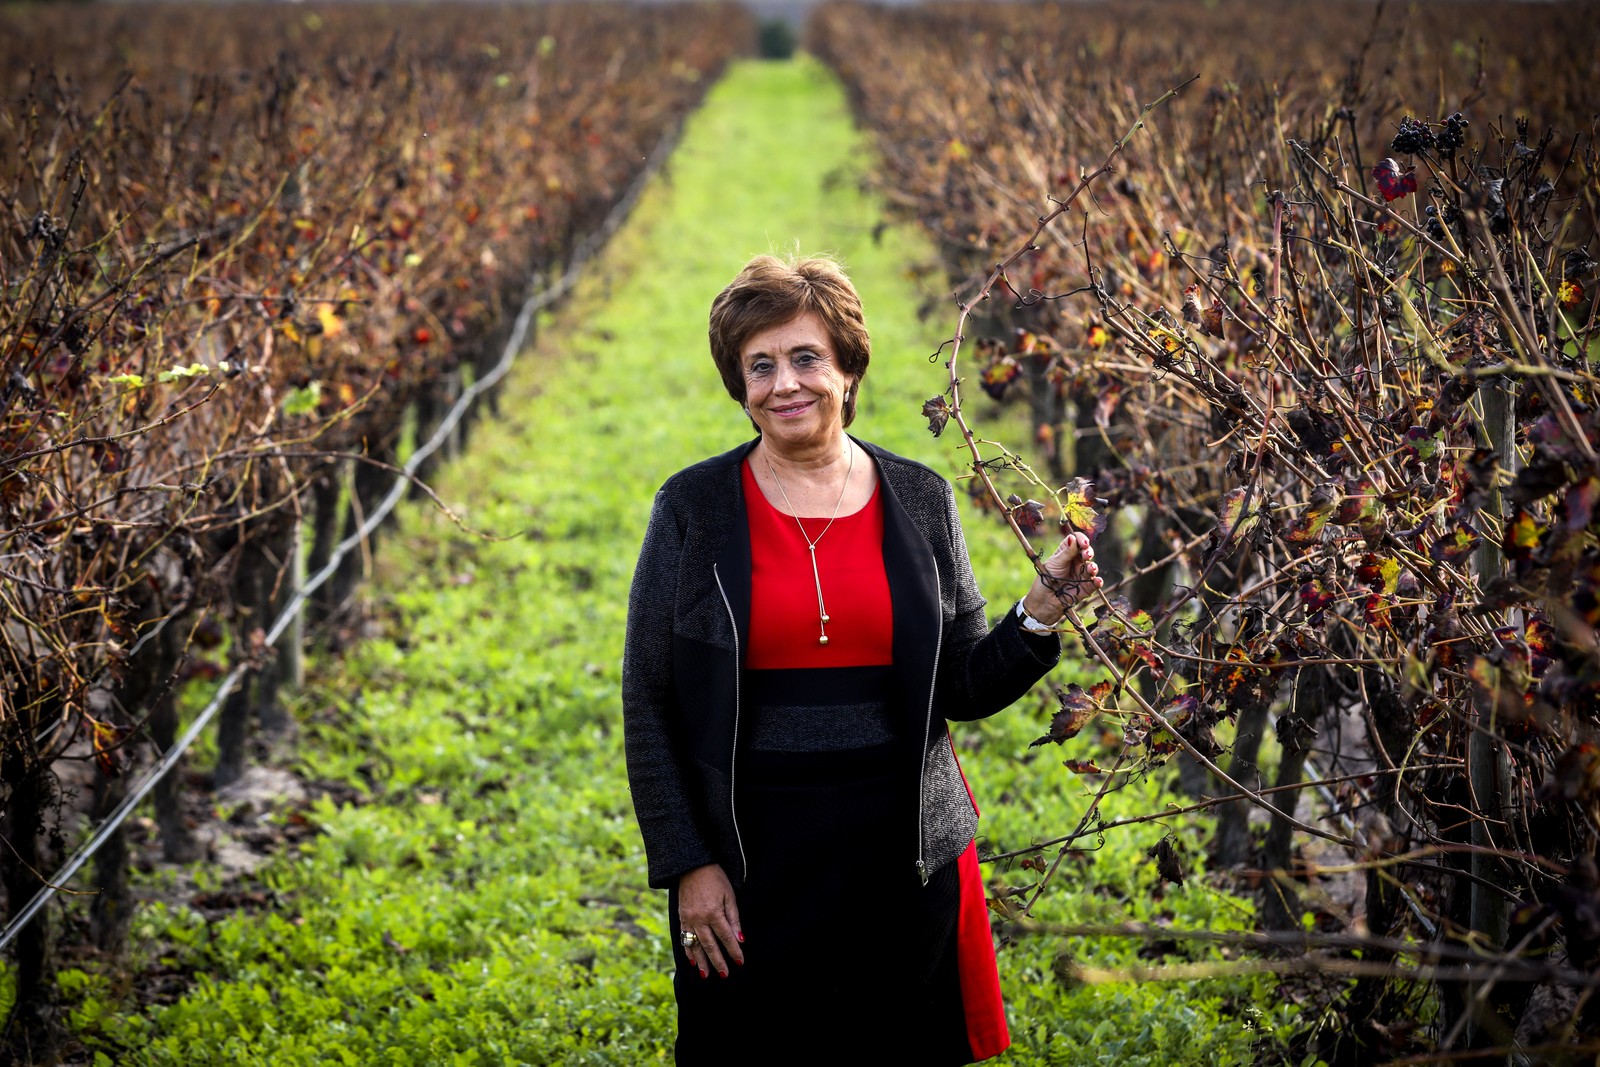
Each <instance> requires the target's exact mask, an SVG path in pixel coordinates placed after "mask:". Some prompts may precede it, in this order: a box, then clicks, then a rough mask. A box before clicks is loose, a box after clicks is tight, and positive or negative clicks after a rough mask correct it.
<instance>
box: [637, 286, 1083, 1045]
mask: <svg viewBox="0 0 1600 1067" xmlns="http://www.w3.org/2000/svg"><path fill="white" fill-rule="evenodd" d="M710 337H711V352H712V357H713V359H714V361H715V362H716V364H717V368H718V370H719V371H720V372H721V374H722V380H723V382H724V384H725V385H726V386H727V389H728V392H729V394H730V395H731V396H732V397H733V398H734V399H735V400H736V401H739V402H740V403H742V404H743V405H744V408H745V411H746V413H747V414H748V415H749V417H750V419H751V421H752V422H753V423H754V424H755V428H756V430H757V431H758V436H757V437H756V438H755V439H754V440H753V441H750V442H748V443H746V444H743V445H741V446H739V447H738V448H735V449H734V450H732V451H731V452H727V453H725V454H723V455H720V456H716V457H714V458H711V459H708V460H705V461H703V462H701V463H697V464H695V465H694V466H692V467H689V468H687V469H685V470H683V471H680V472H679V473H677V474H676V475H674V476H673V477H672V478H670V479H668V481H667V482H666V484H665V485H663V486H662V488H661V490H660V491H659V492H658V493H657V494H656V499H655V506H654V509H653V511H652V513H651V516H650V525H649V528H648V530H647V531H646V533H645V539H644V547H643V548H642V549H641V551H640V554H639V564H638V568H637V570H636V571H635V573H634V580H633V590H632V594H631V595H630V598H629V603H628V631H627V638H626V650H625V653H624V657H623V708H624V720H625V728H626V734H627V758H628V777H629V782H630V786H631V789H632V792H633V800H634V807H635V810H636V811H637V813H638V817H639V826H640V830H641V833H642V834H643V837H644V842H645V852H646V855H647V857H648V861H649V879H650V884H651V886H653V887H655V888H658V889H666V890H668V918H669V924H670V927H671V930H672V938H673V943H674V944H675V945H676V946H677V947H678V951H677V971H676V974H675V976H674V989H675V991H676V994H677V1001H678V1040H677V1045H676V1051H677V1057H678V1062H680V1063H696V1064H700V1063H721V1062H735V1061H744V1062H750V1061H751V1060H752V1059H754V1060H755V1061H756V1062H766V1063H772V1062H779V1063H809V1062H830V1063H856V1062H870V1061H872V1060H873V1059H875V1058H877V1057H881V1056H885V1055H889V1054H893V1055H894V1056H895V1057H896V1060H897V1061H898V1060H899V1059H901V1058H904V1057H908V1056H909V1057H915V1058H914V1059H912V1060H910V1061H909V1062H915V1063H919V1064H928V1063H931V1064H944V1063H947V1064H957V1063H970V1062H973V1061H975V1060H979V1059H984V1058H987V1057H989V1056H993V1055H995V1054H997V1053H999V1052H1000V1051H1002V1050H1003V1049H1004V1048H1005V1047H1006V1045H1007V1044H1008V1042H1009V1038H1008V1036H1007V1033H1006V1025H1005V1016H1004V1010H1003V1007H1002V1005H1001V1002H1000V995H999V983H998V978H997V975H996V970H995V958H994V946H993V942H992V940H991V939H990V935H989V924H988V919H987V915H986V912H985V908H984V901H983V886H982V881H981V877H980V875H979V871H978V865H977V853H976V849H975V846H974V843H973V837H974V833H975V831H976V828H977V821H978V814H977V809H976V807H975V805H974V803H973V801H972V798H971V795H970V793H969V792H968V790H967V788H966V784H965V781H964V779H963V778H962V775H961V771H960V768H959V767H958V765H957V763H956V758H955V753H954V750H953V748H952V746H951V743H950V739H949V734H948V731H947V729H946V727H945V725H944V720H946V719H959V720H966V719H977V718H982V717H984V716H986V715H992V714H993V713H995V712H997V711H999V710H1000V709H1001V708H1004V707H1006V706H1007V705H1008V704H1010V703H1011V702H1012V701H1014V700H1016V699H1017V698H1018V697H1020V696H1021V695H1022V694H1023V693H1025V692H1027V690H1028V688H1029V687H1030V686H1032V685H1033V683H1034V682H1036V681H1037V680H1038V679H1039V678H1040V677H1042V676H1043V675H1044V674H1045V672H1046V671H1048V670H1049V669H1050V668H1051V667H1052V666H1053V665H1054V664H1055V662H1056V660H1057V657H1058V656H1059V653H1060V643H1059V639H1058V638H1057V636H1056V634H1055V633H1054V632H1052V630H1051V627H1052V626H1054V625H1055V624H1057V623H1058V622H1059V621H1060V619H1061V617H1062V614H1063V612H1064V611H1065V608H1066V606H1067V604H1068V603H1069V602H1070V601H1071V600H1073V599H1075V598H1076V597H1077V596H1079V595H1081V594H1083V593H1086V592H1088V591H1089V590H1090V589H1092V588H1094V587H1096V586H1098V585H1099V584H1100V579H1099V577H1098V576H1097V569H1096V566H1095V564H1094V562H1093V551H1092V549H1090V548H1089V545H1088V542H1087V540H1086V539H1084V538H1083V537H1082V536H1081V535H1073V536H1072V537H1069V538H1067V539H1066V540H1064V541H1063V542H1062V543H1061V546H1060V547H1059V548H1058V549H1057V550H1056V551H1055V553H1054V554H1053V555H1052V556H1051V557H1050V559H1049V560H1048V562H1047V563H1046V571H1047V572H1048V573H1049V574H1050V575H1051V576H1052V578H1053V579H1054V580H1055V581H1054V582H1053V584H1055V585H1057V586H1058V588H1059V590H1060V592H1059V594H1058V593H1056V592H1052V591H1051V590H1050V589H1049V588H1047V587H1046V585H1045V583H1044V582H1043V581H1042V580H1037V579H1036V580H1035V582H1034V584H1033V587H1032V588H1031V589H1030V590H1029V591H1028V594H1027V596H1025V597H1024V598H1023V599H1022V600H1020V601H1018V602H1017V604H1016V606H1015V608H1013V609H1012V610H1008V611H1006V612H1005V613H1004V615H1003V616H1002V618H1001V620H1000V622H999V623H998V624H996V625H995V626H994V628H993V629H990V628H989V626H988V624H987V622H986V620H985V617H984V600H983V598H982V597H981V596H980V595H979V594H978V589H977V586H976V584H975V582H974V580H973V576H972V569H971V565H970V563H969V561H968V559H967V554H966V547H965V543H964V542H963V540H962V535H961V526H960V521H959V518H958V516H957V513H956V506H955V497H954V494H953V492H952V491H951V488H950V485H949V483H948V482H946V481H945V480H944V479H943V478H941V477H940V476H938V475H937V474H935V473H934V472H933V471H931V470H929V469H928V468H926V467H924V466H922V465H921V464H918V463H914V462H912V461H910V460H907V459H903V458H901V457H899V456H896V455H893V454H892V453H889V452H886V451H884V450H883V449H881V448H878V447H877V446H875V445H872V444H869V443H867V442H864V441H859V440H856V439H854V438H852V437H850V436H849V435H847V434H846V433H845V428H846V427H847V426H849V425H850V423H851V421H852V420H853V418H854V417H855V412H856V398H857V395H858V392H859V390H860V387H861V379H862V377H863V376H864V375H865V374H866V370H867V363H868V359H869V357H870V346H869V342H868V338H867V331H866V327H865V323H864V321H863V318H862V313H861V302H860V299H859V298H858V297H857V295H856V292H855V289H854V287H853V286H852V285H851V284H850V281H849V279H848V278H846V277H845V275H844V273H843V272H842V271H841V270H840V269H839V267H838V266H837V265H836V264H835V263H833V262H832V261H831V260H827V259H802V260H798V261H795V262H792V263H785V262H782V261H780V260H778V259H775V258H774V257H771V256H758V257H757V258H755V259H753V260H751V261H750V263H749V264H748V265H747V266H746V267H745V269H744V270H743V271H742V272H741V273H740V274H739V276H738V277H737V278H735V279H734V280H733V282H732V283H731V284H730V285H729V286H728V287H727V288H726V289H724V290H723V291H722V293H721V294H720V295H719V296H718V297H717V298H716V300H715V302H714V303H713V304H712V307H711V328H710Z"/></svg>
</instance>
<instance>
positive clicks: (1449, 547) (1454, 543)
mask: <svg viewBox="0 0 1600 1067" xmlns="http://www.w3.org/2000/svg"><path fill="white" fill-rule="evenodd" d="M1480 540H1482V538H1481V537H1480V536H1479V535H1478V531H1477V530H1474V529H1473V528H1472V527H1471V526H1469V525H1467V524H1466V523H1462V524H1461V525H1460V526H1457V527H1456V528H1455V529H1454V530H1451V531H1450V532H1449V533H1448V534H1446V535H1444V536H1443V537H1441V538H1439V539H1438V540H1437V541H1435V542H1434V543H1433V548H1432V549H1430V550H1429V552H1428V554H1429V555H1431V556H1432V557H1433V558H1434V559H1436V560H1438V561H1439V562H1441V563H1459V562H1460V561H1462V560H1464V559H1466V558H1467V557H1468V556H1470V555H1472V553H1473V550H1475V549H1476V548H1477V547H1478V542H1479V541H1480Z"/></svg>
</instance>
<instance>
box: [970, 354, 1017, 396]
mask: <svg viewBox="0 0 1600 1067" xmlns="http://www.w3.org/2000/svg"><path fill="white" fill-rule="evenodd" d="M1021 373H1022V366H1021V365H1020V364H1019V363H1018V362H1017V361H1016V360H1014V359H1012V358H1011V357H1010V356H1001V357H1000V358H998V359H996V360H995V361H994V362H992V363H990V364H989V365H988V366H987V367H985V368H983V374H982V375H981V376H980V377H979V379H978V384H979V385H981V386H982V387H983V391H984V392H986V393H988V394H989V396H990V397H991V398H992V399H994V400H1004V399H1005V395H1006V390H1007V389H1009V388H1010V387H1011V383H1012V382H1014V381H1016V380H1017V376H1018V375H1020V374H1021Z"/></svg>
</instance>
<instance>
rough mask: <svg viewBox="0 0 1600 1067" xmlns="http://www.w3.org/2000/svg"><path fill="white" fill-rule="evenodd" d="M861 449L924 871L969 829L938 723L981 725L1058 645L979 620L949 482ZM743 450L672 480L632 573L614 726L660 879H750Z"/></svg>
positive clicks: (1007, 624)
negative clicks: (744, 822) (880, 547)
mask: <svg viewBox="0 0 1600 1067" xmlns="http://www.w3.org/2000/svg"><path fill="white" fill-rule="evenodd" d="M858 443H860V444H862V447H864V448H866V449H867V450H868V452H869V453H870V454H871V455H872V457H873V458H874V460H875V461H876V463H877V467H878V475H879V483H878V484H879V492H880V493H881V494H882V502H883V508H884V569H885V572H886V574H887V576H888V579H889V590H890V596H891V599H892V601H893V611H894V645H893V649H894V659H895V664H894V666H895V673H896V676H897V678H899V679H900V682H899V685H898V689H899V690H900V692H901V693H902V699H901V701H900V705H901V706H902V707H903V709H904V712H905V714H906V715H907V716H908V721H907V722H906V723H905V724H904V726H905V730H904V733H905V736H906V737H907V738H908V739H910V740H911V741H912V742H913V751H912V752H911V753H910V756H909V757H908V761H907V788H908V789H920V790H921V798H922V806H921V817H920V825H919V826H918V827H917V828H916V830H917V840H916V851H915V852H913V851H912V840H911V830H912V828H911V827H907V832H906V841H905V845H904V847H905V849H906V862H907V865H908V866H909V865H910V864H911V863H913V861H916V860H921V861H923V862H924V863H925V865H926V870H927V871H928V872H929V873H932V872H933V871H936V870H938V869H939V868H940V867H942V866H943V865H944V864H945V863H948V862H949V861H951V860H953V859H955V858H956V857H957V856H959V855H960V853H961V851H962V850H963V849H965V848H966V846H967V843H968V842H969V841H971V840H972V837H973V834H974V833H975V832H976V828H977V816H976V813H975V812H974V810H973V806H972V804H971V802H970V800H969V798H968V796H967V793H966V788H965V786H964V785H963V783H962V782H961V776H960V771H959V769H958V768H957V767H956V764H955V757H954V753H953V752H951V750H950V745H949V741H948V735H947V733H946V731H945V729H944V727H943V723H942V722H940V721H939V720H940V719H942V718H943V719H978V718H982V717H984V716H987V715H992V714H994V713H995V712H997V711H999V710H1000V709H1001V708H1004V707H1006V706H1007V705H1009V704H1011V703H1012V702H1013V701H1015V700H1016V699H1017V698H1018V697H1020V696H1021V695H1022V694H1023V693H1025V692H1027V690H1028V688H1029V687H1030V686H1032V685H1033V683H1034V682H1036V681H1038V679H1039V678H1040V677H1042V676H1043V675H1044V674H1045V672H1046V671H1048V670H1049V669H1050V668H1051V667H1052V666H1054V665H1055V663H1056V660H1057V659H1058V657H1059V655H1060V642H1059V640H1057V638H1056V637H1055V636H1054V635H1036V634H1030V633H1028V632H1027V631H1025V630H1023V629H1022V628H1021V626H1020V625H1018V623H1017V621H1016V617H1015V614H1014V613H1012V612H1009V611H1008V612H1006V613H1005V616H1004V617H1003V618H1002V619H1001V621H1000V622H999V623H997V624H996V625H995V627H994V629H993V630H990V629H989V626H988V623H987V621H986V619H985V617H984V600H983V597H982V596H981V595H980V594H979V592H978V588H977V583H976V581H975V580H974V579H973V575H972V566H971V563H970V561H969V560H968V559H967V552H966V542H965V541H964V540H963V538H962V535H961V523H960V519H959V516H958V514H957V512H956V506H955V494H954V492H953V491H952V490H951V488H950V484H949V483H948V482H946V481H945V480H944V479H943V478H941V477H940V476H939V475H938V474H936V473H934V472H933V471H932V470H930V469H929V468H927V467H925V466H923V465H922V464H920V463H916V462H913V461H911V460H907V459H904V458H902V457H900V456H896V455H894V454H893V453H891V452H886V451H884V450H883V449H880V448H878V447H877V446H875V445H870V444H867V443H865V442H858ZM754 445H755V441H754V440H752V441H750V442H747V443H746V444H744V445H741V446H740V447H738V448H736V449H733V450H732V451H730V452H726V453H724V454H723V455H720V456H716V457H713V458H711V459H708V460H704V461H702V462H700V463H697V464H695V465H694V466H692V467H688V468H685V469H684V470H682V471H680V472H678V473H677V474H675V475H673V476H672V477H671V478H669V479H668V480H667V482H666V484H664V485H663V486H662V488H661V490H660V491H659V492H658V493H657V494H656V500H655V506H654V508H653V509H652V512H651V516H650V525H649V527H648V529H647V530H646V533H645V539H644V546H643V548H642V549H641V550H640V553H639V564H638V567H637V568H636V570H635V571H634V577H633V588H632V591H631V593H630V595H629V599H628V631H627V638H626V642H625V646H624V652H623V665H622V699H623V722H624V732H625V738H626V749H627V760H628V779H629V785H630V788H631V790H632V793H633V801H634V810H635V811H636V812H637V814H638V818H639V827H640V831H641V833H642V835H643V837H644V842H645V853H646V856H647V858H648V861H649V868H650V870H649V879H650V884H651V885H652V886H654V887H656V888H666V887H668V886H671V885H672V884H674V883H675V882H676V880H677V878H678V876H679V875H681V874H683V873H685V872H687V871H690V870H692V869H694V868H696V867H699V866H702V865H704V864H706V863H711V862H717V863H721V864H722V865H723V867H724V869H725V870H726V871H727V873H728V876H729V878H730V879H731V880H732V881H733V883H734V884H735V885H740V884H742V883H743V881H744V877H745V874H746V871H745V860H744V852H743V849H742V848H741V846H740V841H739V831H738V824H737V818H738V814H737V808H736V804H735V793H736V789H737V784H738V783H737V775H738V750H737V749H738V736H739V723H738V718H739V714H740V711H741V707H740V699H739V697H740V694H739V686H740V675H741V672H742V671H743V669H744V645H745V637H746V635H747V634H748V633H749V618H750V536H749V525H748V522H747V521H746V517H745V509H744V492H743V483H742V479H741V476H740V473H739V467H740V464H741V463H742V462H743V460H744V458H745V456H746V455H748V454H749V452H750V450H751V449H752V448H753V447H754ZM884 847H888V848H897V847H899V846H898V845H897V844H896V843H893V842H885V843H884Z"/></svg>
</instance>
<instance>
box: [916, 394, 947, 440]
mask: <svg viewBox="0 0 1600 1067" xmlns="http://www.w3.org/2000/svg"><path fill="white" fill-rule="evenodd" d="M922 414H923V415H925V416H926V417H927V419H928V430H929V432H930V433H932V434H933V436H935V437H938V436H939V435H940V434H942V433H944V428H945V424H946V423H948V422H949V421H950V405H949V404H947V403H945V399H944V397H942V396H936V397H934V398H933V399H932V400H929V401H928V402H927V403H925V404H923V405H922Z"/></svg>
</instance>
